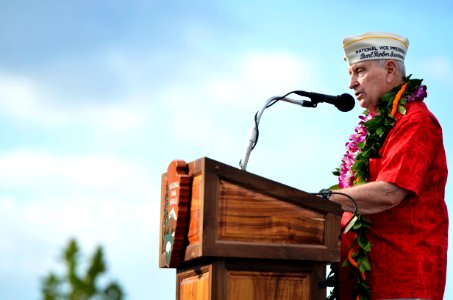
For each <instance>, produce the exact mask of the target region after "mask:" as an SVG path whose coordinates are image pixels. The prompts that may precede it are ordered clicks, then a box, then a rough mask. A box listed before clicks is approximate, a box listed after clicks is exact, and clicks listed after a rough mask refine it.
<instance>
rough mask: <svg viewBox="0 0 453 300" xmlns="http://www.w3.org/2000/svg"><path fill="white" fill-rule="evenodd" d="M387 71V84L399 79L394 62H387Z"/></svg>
mask: <svg viewBox="0 0 453 300" xmlns="http://www.w3.org/2000/svg"><path fill="white" fill-rule="evenodd" d="M385 71H386V78H387V83H392V82H393V81H394V80H395V79H396V78H397V77H396V76H397V73H398V71H397V67H396V62H395V61H394V60H387V61H386V62H385Z"/></svg>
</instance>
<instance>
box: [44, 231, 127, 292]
mask: <svg viewBox="0 0 453 300" xmlns="http://www.w3.org/2000/svg"><path fill="white" fill-rule="evenodd" d="M79 252H80V249H79V246H78V245H77V242H76V241H75V240H74V239H72V240H70V241H69V243H68V245H67V247H66V249H64V250H63V257H62V258H63V261H64V264H65V266H66V273H64V274H62V275H57V274H55V273H53V272H50V273H49V274H48V275H47V276H46V277H45V278H43V279H42V282H41V292H42V299H43V300H122V299H124V293H123V291H122V289H121V287H120V285H119V284H118V283H117V282H114V281H112V282H110V283H106V284H105V286H104V288H100V287H99V284H98V282H97V281H98V279H99V277H100V276H101V275H102V274H103V273H105V272H106V270H107V266H106V263H105V261H104V252H103V250H102V247H101V246H99V247H97V248H96V250H95V252H94V254H93V256H92V257H91V259H90V260H89V264H88V265H87V268H86V271H85V272H84V274H79V272H78V268H79V266H80V253H79Z"/></svg>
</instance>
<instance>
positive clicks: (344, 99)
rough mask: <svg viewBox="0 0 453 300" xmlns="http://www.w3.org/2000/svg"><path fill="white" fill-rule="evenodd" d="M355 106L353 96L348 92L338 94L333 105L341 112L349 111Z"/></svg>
mask: <svg viewBox="0 0 453 300" xmlns="http://www.w3.org/2000/svg"><path fill="white" fill-rule="evenodd" d="M354 106H355V100H354V98H353V97H352V96H351V95H349V94H342V95H340V96H338V101H336V103H335V107H336V108H338V109H339V110H341V111H342V112H347V111H350V110H352V109H353V108H354Z"/></svg>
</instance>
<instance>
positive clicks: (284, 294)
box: [227, 271, 311, 300]
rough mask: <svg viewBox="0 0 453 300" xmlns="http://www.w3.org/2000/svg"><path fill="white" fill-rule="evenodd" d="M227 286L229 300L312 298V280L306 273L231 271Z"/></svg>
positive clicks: (292, 299) (293, 299)
mask: <svg viewBox="0 0 453 300" xmlns="http://www.w3.org/2000/svg"><path fill="white" fill-rule="evenodd" d="M227 287H228V291H227V299H228V300H238V299H241V300H254V299H275V300H295V299H310V298H311V296H310V295H311V290H310V287H311V280H310V276H309V275H308V274H305V273H294V274H287V273H286V274H279V273H274V272H250V271H230V272H228V276H227Z"/></svg>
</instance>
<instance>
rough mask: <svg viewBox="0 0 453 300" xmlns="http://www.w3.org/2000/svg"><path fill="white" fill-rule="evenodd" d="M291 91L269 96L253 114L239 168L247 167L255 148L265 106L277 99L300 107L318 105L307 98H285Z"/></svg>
mask: <svg viewBox="0 0 453 300" xmlns="http://www.w3.org/2000/svg"><path fill="white" fill-rule="evenodd" d="M291 93H293V92H290V93H288V94H286V95H285V96H276V97H272V98H269V99H268V100H267V101H266V102H265V104H264V106H263V107H262V108H261V109H260V110H259V111H258V112H257V113H256V114H255V122H254V125H253V128H252V130H251V133H250V140H249V143H248V145H247V149H246V151H245V154H244V157H243V158H242V159H241V160H240V161H239V167H240V168H241V170H244V171H245V169H246V168H247V163H248V161H249V158H250V153H251V152H252V150H253V148H255V146H256V143H257V142H258V136H259V131H258V126H259V123H260V120H261V116H262V115H263V112H264V110H265V109H266V108H269V107H271V106H272V105H274V104H275V103H276V102H277V101H285V102H289V103H293V104H297V105H300V106H302V107H316V106H317V105H318V103H316V102H311V101H308V100H294V99H290V98H286V96H288V95H289V94H291Z"/></svg>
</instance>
